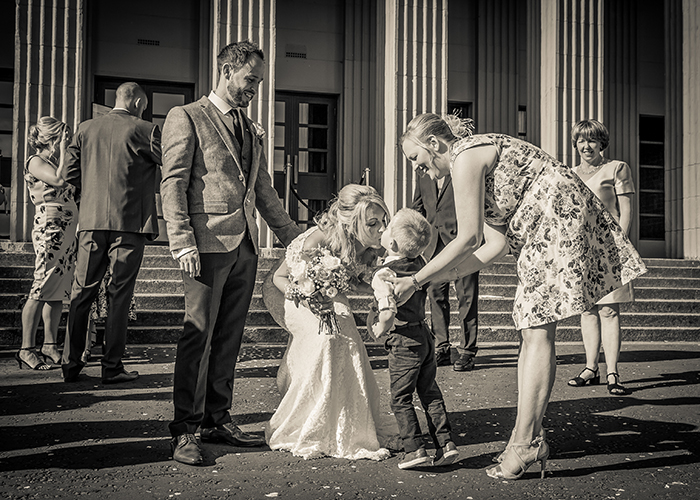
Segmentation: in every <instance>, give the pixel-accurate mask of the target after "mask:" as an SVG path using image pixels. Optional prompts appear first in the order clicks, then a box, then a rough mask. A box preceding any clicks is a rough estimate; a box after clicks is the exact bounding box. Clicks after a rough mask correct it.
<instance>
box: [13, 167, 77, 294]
mask: <svg viewBox="0 0 700 500" xmlns="http://www.w3.org/2000/svg"><path fill="white" fill-rule="evenodd" d="M33 157H34V156H31V157H29V158H28V159H27V163H26V165H27V166H28V165H29V161H30V160H31V159H32V158H33ZM47 162H48V163H50V164H51V165H52V166H53V167H54V168H56V165H54V164H53V163H51V161H50V160H47ZM24 180H25V181H26V183H27V187H28V189H29V196H30V198H31V200H32V203H34V206H35V210H34V212H35V214H34V226H33V228H32V244H33V245H34V253H35V254H36V259H35V262H34V282H33V283H32V288H31V290H30V292H29V296H28V298H30V299H34V300H41V301H68V300H70V291H71V283H72V281H73V271H74V269H75V259H76V251H77V240H76V238H75V232H76V229H77V227H78V207H77V205H76V204H75V199H74V195H75V187H74V186H71V185H70V184H69V185H66V186H65V187H62V188H57V187H54V186H51V185H50V184H47V183H45V182H44V181H40V180H39V179H37V178H36V177H34V176H33V175H32V174H31V173H30V172H29V170H28V168H27V167H26V166H25V170H24Z"/></svg>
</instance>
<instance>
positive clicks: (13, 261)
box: [0, 242, 700, 345]
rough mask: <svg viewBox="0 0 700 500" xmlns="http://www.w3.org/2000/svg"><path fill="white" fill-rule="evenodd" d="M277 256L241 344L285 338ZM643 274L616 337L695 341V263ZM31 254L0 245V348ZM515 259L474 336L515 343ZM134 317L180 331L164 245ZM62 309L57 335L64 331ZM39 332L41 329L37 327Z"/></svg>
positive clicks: (144, 330)
mask: <svg viewBox="0 0 700 500" xmlns="http://www.w3.org/2000/svg"><path fill="white" fill-rule="evenodd" d="M283 255H284V251H283V250H282V249H262V251H261V258H260V260H259V264H258V282H257V283H256V285H255V289H254V297H253V301H252V303H251V309H250V314H249V315H248V318H247V326H246V333H245V339H244V340H245V341H246V342H286V340H287V334H286V332H285V331H284V330H283V329H282V328H280V327H279V326H277V325H276V324H275V323H274V321H273V319H272V317H271V315H270V314H269V313H268V312H267V310H266V308H265V306H264V303H263V300H262V297H261V290H262V279H263V278H264V277H265V275H266V274H267V273H268V271H269V269H270V268H271V267H272V266H273V265H274V264H275V262H276V261H277V260H278V259H279V258H281V257H282V256H283ZM645 262H646V263H647V266H648V267H649V273H647V274H646V275H645V276H643V277H642V278H640V279H638V280H636V281H635V294H636V298H637V301H636V302H635V303H634V304H624V305H622V308H621V310H622V332H623V338H625V339H628V340H697V339H698V338H700V262H698V261H689V260H672V259H645ZM33 265H34V254H33V250H32V247H31V244H8V243H7V242H0V345H16V344H18V343H19V342H20V340H21V329H20V327H21V313H20V308H21V304H22V301H23V296H26V294H27V292H28V291H29V288H30V286H31V282H32V274H33ZM516 284H517V278H516V276H515V261H514V259H513V258H512V257H510V256H509V257H506V258H504V259H502V261H500V262H497V263H496V264H494V265H493V266H491V267H489V268H488V269H486V270H484V271H482V272H481V274H480V283H479V296H480V300H479V313H480V314H479V320H480V340H481V341H485V342H486V341H489V340H492V341H498V340H509V341H512V340H517V332H515V330H514V328H513V322H512V318H511V311H512V306H513V297H514V295H515V291H516ZM451 295H452V296H451V301H450V302H451V307H452V314H451V327H450V329H451V330H456V329H457V328H459V326H458V325H459V318H458V313H457V302H456V298H455V297H454V291H453V290H452V291H451ZM135 301H136V309H137V316H138V319H137V320H136V321H133V322H131V323H130V325H129V342H131V343H168V342H175V341H176V340H177V338H178V337H179V335H180V333H181V331H182V320H183V316H184V297H183V288H182V280H181V275H180V271H179V269H178V268H177V265H176V263H175V261H174V260H173V259H172V258H171V256H170V253H169V251H168V249H167V247H165V246H158V245H149V246H147V247H146V250H145V256H144V261H143V264H142V268H141V271H140V273H139V279H138V280H137V284H136V295H135ZM350 301H351V306H352V308H353V310H354V311H355V315H354V316H355V321H356V323H357V324H358V327H359V328H360V330H361V331H364V323H365V320H366V313H367V310H368V308H369V307H370V304H371V302H372V299H371V297H370V296H362V295H355V296H351V297H350ZM66 316H67V314H66V313H64V315H63V318H62V321H61V327H60V331H61V335H63V331H64V329H65V326H64V325H65V319H66ZM40 329H41V327H40ZM557 339H558V340H575V341H579V340H580V328H579V318H578V317H576V318H569V319H567V320H565V321H563V322H562V323H561V324H560V326H559V331H558V334H557Z"/></svg>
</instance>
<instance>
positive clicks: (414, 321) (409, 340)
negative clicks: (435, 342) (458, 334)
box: [379, 256, 433, 347]
mask: <svg viewBox="0 0 700 500" xmlns="http://www.w3.org/2000/svg"><path fill="white" fill-rule="evenodd" d="M424 266H425V259H423V257H422V256H418V257H416V258H413V259H409V258H408V257H402V258H400V259H396V260H392V261H391V262H389V263H388V264H385V265H383V266H381V267H380V268H379V269H382V268H384V267H388V268H389V269H391V270H392V271H394V272H395V273H396V275H397V276H398V277H400V278H401V277H405V276H411V275H413V274H416V273H417V272H418V271H420V270H421V269H423V267H424ZM426 289H427V285H423V287H422V288H421V289H420V290H416V291H415V292H414V293H413V295H411V298H410V299H408V301H406V302H405V303H404V304H402V305H400V306H398V308H397V311H396V319H397V320H399V321H404V322H406V323H407V324H406V325H401V326H397V327H395V328H394V330H393V331H392V332H390V333H389V338H388V339H387V340H386V342H385V344H386V345H387V346H392V345H395V346H403V347H410V346H415V345H421V344H423V343H425V342H426V341H427V340H428V336H429V335H433V332H431V331H430V329H429V328H428V326H427V324H426V323H425V300H426V298H427V291H426Z"/></svg>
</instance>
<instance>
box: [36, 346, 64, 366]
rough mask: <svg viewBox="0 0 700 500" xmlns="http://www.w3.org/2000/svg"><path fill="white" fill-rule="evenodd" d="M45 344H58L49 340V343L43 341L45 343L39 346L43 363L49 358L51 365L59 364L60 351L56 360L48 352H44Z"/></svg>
mask: <svg viewBox="0 0 700 500" xmlns="http://www.w3.org/2000/svg"><path fill="white" fill-rule="evenodd" d="M45 345H58V344H57V343H56V342H49V343H47V342H45V343H44V344H43V345H42V346H41V351H40V352H41V355H42V356H43V357H44V363H46V364H48V363H49V362H48V361H47V359H50V360H51V364H53V365H60V364H61V353H59V354H58V360H55V359H53V357H52V356H51V355H50V354H46V353H45V352H44V346H45Z"/></svg>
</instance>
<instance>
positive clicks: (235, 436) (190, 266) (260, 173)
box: [161, 41, 301, 465]
mask: <svg viewBox="0 0 700 500" xmlns="http://www.w3.org/2000/svg"><path fill="white" fill-rule="evenodd" d="M217 67H218V72H219V82H218V85H217V87H216V89H215V90H214V91H212V92H211V93H210V94H209V96H208V97H202V98H201V99H200V100H199V101H196V102H194V103H191V104H188V105H186V106H181V107H176V108H173V109H172V110H171V111H170V113H169V114H168V116H167V118H166V120H165V124H164V126H163V180H162V183H161V196H162V200H163V215H164V218H165V221H166V224H167V230H168V239H169V241H170V250H171V252H172V254H173V257H174V258H175V259H177V260H178V262H179V264H180V268H181V269H182V277H183V282H184V288H185V323H184V330H183V333H182V336H181V338H180V340H179V341H178V345H177V359H176V361H175V378H174V386H173V402H174V406H175V418H174V419H173V421H172V422H171V423H170V433H171V435H172V436H173V439H172V443H171V446H172V451H173V458H174V459H175V460H177V461H179V462H182V463H187V464H195V465H197V464H201V463H202V456H201V450H200V448H199V444H198V443H197V441H196V439H195V437H194V433H195V432H196V430H197V428H198V427H200V426H201V434H200V436H201V439H202V441H206V442H223V443H227V444H230V445H232V446H262V445H263V444H264V443H265V442H264V439H263V438H261V437H259V436H257V435H254V434H248V433H244V432H242V431H241V430H240V429H239V428H238V427H237V426H235V425H233V423H232V422H231V416H230V415H229V412H228V410H229V409H230V408H231V402H232V396H233V394H232V393H233V381H234V373H235V369H236V358H237V357H238V351H239V349H240V346H241V339H242V336H243V329H244V326H245V318H246V315H247V313H248V309H249V307H250V301H251V298H252V295H253V286H254V285H255V274H256V270H257V261H258V255H257V254H258V226H257V223H256V220H255V217H256V209H257V211H259V212H260V215H262V217H263V219H265V221H266V222H267V224H268V225H269V226H270V228H271V229H272V230H273V231H274V233H275V234H276V235H277V236H278V237H279V239H280V240H281V241H282V243H283V244H285V245H286V244H288V243H290V242H291V241H292V240H293V239H294V238H295V237H296V236H297V235H298V234H300V232H301V231H300V230H299V228H298V227H297V225H296V224H295V223H294V222H293V221H292V220H291V219H290V217H289V215H288V214H287V213H286V212H285V211H284V208H283V207H282V204H281V202H280V201H279V198H278V197H277V192H276V191H275V190H274V188H273V187H272V184H271V179H270V175H269V174H268V172H267V162H266V160H265V154H264V151H263V131H262V128H261V127H260V126H259V125H258V124H256V123H254V122H252V121H251V120H250V119H249V118H248V117H247V116H246V115H245V114H244V113H242V112H241V109H242V108H246V107H247V106H248V104H249V103H250V101H251V99H253V97H255V94H256V92H257V88H258V85H259V84H260V82H261V81H262V78H263V75H264V69H265V62H264V54H263V52H262V50H260V49H259V48H258V47H257V45H256V44H254V43H252V42H249V41H244V42H239V43H232V44H230V45H228V46H226V47H225V48H224V49H223V50H222V51H221V52H220V53H219V55H218V57H217ZM208 340H209V343H210V346H211V348H210V349H207V341H208ZM202 365H205V366H207V368H206V370H202V371H201V373H202V377H204V380H198V377H199V375H200V366H202ZM198 387H201V388H204V391H205V393H204V395H203V399H204V407H203V411H202V409H201V408H200V404H198V400H199V399H200V398H199V397H198V396H197V390H198Z"/></svg>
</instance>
